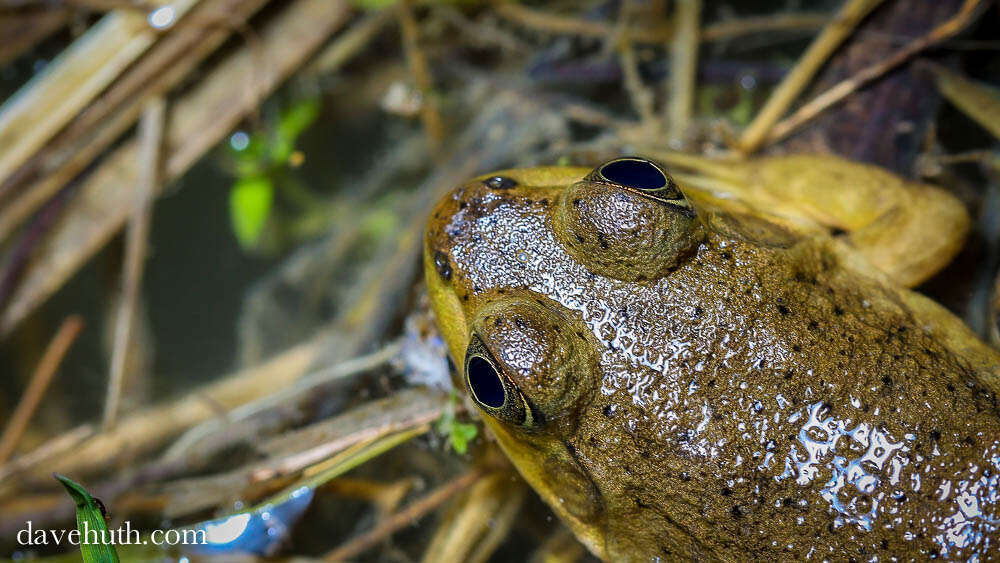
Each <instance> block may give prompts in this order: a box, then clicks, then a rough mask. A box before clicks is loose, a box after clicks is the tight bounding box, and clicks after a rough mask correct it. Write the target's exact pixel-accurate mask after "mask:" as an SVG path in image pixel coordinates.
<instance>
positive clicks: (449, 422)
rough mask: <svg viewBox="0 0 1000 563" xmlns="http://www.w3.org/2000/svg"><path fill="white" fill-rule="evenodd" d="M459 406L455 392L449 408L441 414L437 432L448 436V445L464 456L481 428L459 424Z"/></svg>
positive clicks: (452, 394) (449, 402)
mask: <svg viewBox="0 0 1000 563" xmlns="http://www.w3.org/2000/svg"><path fill="white" fill-rule="evenodd" d="M457 404H458V395H457V394H455V391H454V390H453V391H452V392H451V397H450V399H449V400H448V406H447V407H445V409H444V412H442V413H441V418H439V419H438V421H437V431H438V432H440V433H441V434H444V435H446V436H448V443H449V444H451V448H452V449H453V450H455V452H456V453H458V454H464V453H465V452H467V451H468V450H469V442H471V441H472V439H473V438H475V437H476V434H478V433H479V427H477V426H476V425H475V424H468V423H464V422H459V421H458V419H457V418H455V405H457Z"/></svg>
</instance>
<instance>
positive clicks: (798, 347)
mask: <svg viewBox="0 0 1000 563" xmlns="http://www.w3.org/2000/svg"><path fill="white" fill-rule="evenodd" d="M792 351H793V352H801V351H802V346H799V345H798V344H792Z"/></svg>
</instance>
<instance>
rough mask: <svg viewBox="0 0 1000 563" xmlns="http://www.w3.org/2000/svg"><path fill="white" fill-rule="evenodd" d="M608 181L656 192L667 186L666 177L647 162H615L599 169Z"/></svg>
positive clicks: (625, 160)
mask: <svg viewBox="0 0 1000 563" xmlns="http://www.w3.org/2000/svg"><path fill="white" fill-rule="evenodd" d="M601 176H604V178H605V179H606V180H608V181H611V182H614V183H616V184H618V185H621V186H628V187H630V188H635V189H637V190H658V189H660V188H662V187H664V186H666V185H667V177H666V176H664V175H663V172H661V171H660V169H659V168H657V167H656V166H655V165H654V164H653V163H651V162H649V161H648V160H632V159H624V160H616V161H613V162H609V163H608V164H605V165H604V166H603V167H601Z"/></svg>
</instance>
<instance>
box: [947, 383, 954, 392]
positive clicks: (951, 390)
mask: <svg viewBox="0 0 1000 563" xmlns="http://www.w3.org/2000/svg"><path fill="white" fill-rule="evenodd" d="M945 387H946V388H947V389H948V392H949V393H954V392H955V386H954V385H952V384H951V383H949V384H948V385H946V386H945Z"/></svg>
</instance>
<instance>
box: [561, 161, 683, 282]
mask: <svg viewBox="0 0 1000 563" xmlns="http://www.w3.org/2000/svg"><path fill="white" fill-rule="evenodd" d="M553 223H554V226H555V231H556V234H558V235H559V238H560V240H561V242H562V243H563V246H564V247H565V248H566V250H567V252H569V254H570V255H571V256H572V257H573V258H575V259H576V260H577V261H579V262H581V263H583V264H584V265H585V266H587V267H588V269H590V270H591V271H592V272H594V273H597V274H601V275H604V276H607V277H611V278H615V279H619V280H623V281H646V280H654V279H656V278H659V277H662V276H664V275H666V274H667V273H668V272H669V271H670V270H671V269H673V268H675V267H676V266H677V265H678V264H679V263H680V262H681V260H682V259H683V258H684V257H686V256H689V255H690V254H691V250H692V249H693V248H694V247H695V245H696V244H697V242H698V240H700V233H701V230H700V227H699V223H698V219H697V214H696V213H695V210H694V207H693V206H692V205H691V203H690V202H689V201H688V200H687V198H686V197H684V193H683V192H682V191H681V190H680V188H679V187H678V186H677V184H676V183H674V181H673V180H672V179H671V178H670V175H669V174H667V173H666V172H665V171H664V169H663V167H661V166H660V165H658V164H656V163H654V162H652V161H650V160H647V159H644V158H637V157H625V158H618V159H615V160H612V161H609V162H606V163H604V164H602V165H600V166H598V167H597V168H595V169H594V171H593V172H591V173H590V174H588V175H587V176H586V177H585V178H584V179H583V180H582V181H580V182H577V183H575V184H573V185H572V186H570V187H569V189H567V190H566V191H565V192H563V193H562V194H561V195H560V201H559V205H558V207H557V208H556V211H555V214H554V217H553Z"/></svg>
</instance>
